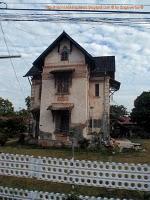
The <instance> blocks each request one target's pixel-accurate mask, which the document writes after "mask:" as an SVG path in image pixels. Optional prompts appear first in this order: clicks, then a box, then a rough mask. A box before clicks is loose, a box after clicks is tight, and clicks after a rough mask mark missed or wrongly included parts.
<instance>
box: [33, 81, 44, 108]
mask: <svg viewBox="0 0 150 200" xmlns="http://www.w3.org/2000/svg"><path fill="white" fill-rule="evenodd" d="M41 87H42V80H32V87H31V109H34V108H37V107H40V103H41Z"/></svg>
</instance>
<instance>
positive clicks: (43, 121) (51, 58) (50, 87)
mask: <svg viewBox="0 0 150 200" xmlns="http://www.w3.org/2000/svg"><path fill="white" fill-rule="evenodd" d="M64 45H66V46H67V47H68V49H69V48H70V42H68V41H66V40H64V41H62V42H61V44H60V51H61V49H62V48H63V46H64ZM57 67H61V68H67V67H74V68H75V72H73V74H72V85H71V87H70V94H69V95H63V96H60V95H56V88H55V80H54V76H53V75H52V74H50V71H51V70H52V68H53V69H54V68H57ZM59 102H60V103H61V102H63V103H73V104H74V108H73V109H72V111H71V126H82V128H83V132H84V134H85V133H87V131H86V125H87V120H88V114H89V113H88V71H87V66H86V64H85V58H84V55H83V54H82V52H80V51H79V50H78V49H77V48H76V47H75V46H72V51H71V53H70V54H69V60H68V61H61V59H60V54H59V53H58V47H56V48H55V49H54V50H53V51H52V52H51V53H50V54H49V55H48V56H47V57H46V59H45V66H44V68H43V75H42V96H41V109H40V131H41V133H52V139H53V140H55V139H56V137H55V134H53V132H54V130H55V124H54V122H53V117H52V113H51V111H50V110H47V108H48V107H49V106H50V105H51V104H52V103H59Z"/></svg>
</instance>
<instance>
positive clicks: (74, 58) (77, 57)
mask: <svg viewBox="0 0 150 200" xmlns="http://www.w3.org/2000/svg"><path fill="white" fill-rule="evenodd" d="M64 45H65V46H67V48H68V49H69V50H70V42H69V41H68V40H62V41H61V43H60V48H59V52H58V46H56V47H55V48H54V49H53V51H52V52H51V53H50V54H49V55H48V56H47V57H46V58H45V64H44V66H52V65H53V64H54V65H69V64H72V65H73V64H75V65H76V64H85V58H84V55H83V53H82V52H81V51H79V50H78V49H77V48H76V47H75V46H72V52H71V53H70V54H69V60H68V61H61V55H60V52H61V50H62V49H63V47H64Z"/></svg>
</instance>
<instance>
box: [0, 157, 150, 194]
mask: <svg viewBox="0 0 150 200" xmlns="http://www.w3.org/2000/svg"><path fill="white" fill-rule="evenodd" d="M0 175H7V176H17V177H27V178H36V179H38V180H46V181H53V182H59V183H68V184H76V185H85V186H96V187H106V188H120V189H128V190H139V191H150V165H147V164H143V165H142V164H137V165H135V164H128V163H124V164H123V163H114V162H98V161H85V160H81V161H79V160H74V161H73V160H68V159H62V158H51V157H38V158H35V157H33V156H28V155H18V154H16V155H14V154H5V153H1V154H0Z"/></svg>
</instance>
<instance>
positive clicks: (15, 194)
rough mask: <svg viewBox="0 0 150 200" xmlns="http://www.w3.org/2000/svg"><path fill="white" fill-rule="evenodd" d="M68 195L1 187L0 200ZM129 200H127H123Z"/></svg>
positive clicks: (36, 199)
mask: <svg viewBox="0 0 150 200" xmlns="http://www.w3.org/2000/svg"><path fill="white" fill-rule="evenodd" d="M66 197H67V196H66V194H61V193H53V192H52V193H49V192H42V191H40V192H38V191H29V190H23V189H17V188H8V187H2V186H0V199H2V200H3V199H4V200H6V199H11V200H65V199H66ZM79 198H80V199H83V200H120V199H119V198H117V199H116V198H106V197H94V196H91V197H89V196H83V195H80V196H79ZM123 200H127V199H123ZM130 200H131V199H130Z"/></svg>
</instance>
